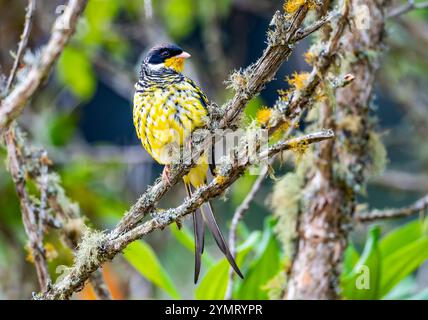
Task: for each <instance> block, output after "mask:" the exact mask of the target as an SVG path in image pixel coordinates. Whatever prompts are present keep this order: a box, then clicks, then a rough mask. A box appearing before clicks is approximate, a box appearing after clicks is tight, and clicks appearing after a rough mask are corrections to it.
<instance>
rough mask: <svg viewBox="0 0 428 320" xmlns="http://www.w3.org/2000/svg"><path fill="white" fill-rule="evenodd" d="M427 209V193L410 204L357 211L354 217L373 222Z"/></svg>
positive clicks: (401, 216)
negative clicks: (395, 207)
mask: <svg viewBox="0 0 428 320" xmlns="http://www.w3.org/2000/svg"><path fill="white" fill-rule="evenodd" d="M427 209H428V195H427V196H424V197H423V198H421V199H419V200H418V201H416V202H415V203H413V204H412V205H410V206H407V207H403V208H398V209H385V210H372V211H367V212H357V213H356V214H355V217H354V219H355V220H356V221H358V222H373V221H376V220H381V219H398V218H405V217H410V216H412V215H415V214H422V213H424V212H426V211H427Z"/></svg>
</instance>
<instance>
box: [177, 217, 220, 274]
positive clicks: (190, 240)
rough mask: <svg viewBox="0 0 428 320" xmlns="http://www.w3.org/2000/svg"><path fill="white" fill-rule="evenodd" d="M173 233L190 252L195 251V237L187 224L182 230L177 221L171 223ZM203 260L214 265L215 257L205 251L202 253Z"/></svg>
mask: <svg viewBox="0 0 428 320" xmlns="http://www.w3.org/2000/svg"><path fill="white" fill-rule="evenodd" d="M170 230H171V233H172V234H173V235H174V237H175V239H176V240H178V242H179V243H180V244H182V245H183V247H185V248H186V249H187V250H189V251H190V252H195V239H194V237H193V236H192V235H191V233H190V231H189V229H188V228H187V227H186V226H184V225H183V226H182V227H181V230H179V229H178V227H177V225H176V224H175V223H173V224H171V225H170ZM202 261H203V262H204V263H205V264H206V265H207V266H208V267H212V265H213V264H214V260H213V258H212V257H211V256H210V255H209V254H208V252H204V254H203V255H202Z"/></svg>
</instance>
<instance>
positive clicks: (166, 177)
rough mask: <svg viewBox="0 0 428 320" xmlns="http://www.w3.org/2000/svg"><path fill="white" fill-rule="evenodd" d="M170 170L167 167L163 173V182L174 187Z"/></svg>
mask: <svg viewBox="0 0 428 320" xmlns="http://www.w3.org/2000/svg"><path fill="white" fill-rule="evenodd" d="M170 171H171V170H170V168H169V166H168V165H166V166H165V167H164V168H163V171H162V180H163V181H165V182H166V183H167V184H168V185H169V186H172V183H171V180H170V179H169V173H170Z"/></svg>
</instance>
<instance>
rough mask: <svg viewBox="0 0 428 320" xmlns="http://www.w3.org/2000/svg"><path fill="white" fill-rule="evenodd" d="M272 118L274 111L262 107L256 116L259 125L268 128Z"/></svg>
mask: <svg viewBox="0 0 428 320" xmlns="http://www.w3.org/2000/svg"><path fill="white" fill-rule="evenodd" d="M271 117H272V109H269V108H267V107H262V108H261V109H260V110H259V111H257V114H256V120H257V123H258V124H260V125H262V126H267V125H268V124H269V121H270V119H271Z"/></svg>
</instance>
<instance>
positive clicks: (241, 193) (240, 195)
mask: <svg viewBox="0 0 428 320" xmlns="http://www.w3.org/2000/svg"><path fill="white" fill-rule="evenodd" d="M256 179H257V176H256V175H252V174H249V173H248V171H247V172H246V173H245V174H244V175H243V176H242V177H241V178H239V179H238V181H236V182H235V183H234V184H233V186H232V195H231V200H232V203H233V204H234V205H235V206H239V205H240V204H241V202H242V201H243V200H244V199H245V197H246V195H247V193H248V192H250V190H251V188H252V187H253V184H254V181H255V180H256Z"/></svg>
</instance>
